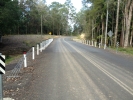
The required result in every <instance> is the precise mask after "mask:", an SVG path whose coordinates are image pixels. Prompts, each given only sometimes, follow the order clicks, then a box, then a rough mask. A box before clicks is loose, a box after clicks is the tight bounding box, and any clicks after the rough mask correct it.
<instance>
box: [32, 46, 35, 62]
mask: <svg viewBox="0 0 133 100" xmlns="http://www.w3.org/2000/svg"><path fill="white" fill-rule="evenodd" d="M32 59H33V60H34V59H35V47H34V46H33V47H32Z"/></svg>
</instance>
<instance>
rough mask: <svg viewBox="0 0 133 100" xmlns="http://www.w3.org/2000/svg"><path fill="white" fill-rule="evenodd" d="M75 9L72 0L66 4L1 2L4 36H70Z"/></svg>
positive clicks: (22, 0) (0, 28)
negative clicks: (49, 34) (70, 21)
mask: <svg viewBox="0 0 133 100" xmlns="http://www.w3.org/2000/svg"><path fill="white" fill-rule="evenodd" d="M74 14H75V8H74V7H73V6H72V3H71V0H66V2H65V4H60V3H59V2H53V3H52V4H51V5H46V3H45V0H0V31H1V33H2V34H48V33H49V32H51V33H52V34H57V35H59V34H66V35H68V34H70V32H71V30H72V28H71V25H70V23H69V20H70V19H71V20H73V18H74Z"/></svg>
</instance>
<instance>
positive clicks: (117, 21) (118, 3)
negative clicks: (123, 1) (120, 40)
mask: <svg viewBox="0 0 133 100" xmlns="http://www.w3.org/2000/svg"><path fill="white" fill-rule="evenodd" d="M119 5H120V0H118V2H117V16H116V26H115V41H114V47H115V46H116V42H117V32H118V23H119Z"/></svg>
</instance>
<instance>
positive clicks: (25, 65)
mask: <svg viewBox="0 0 133 100" xmlns="http://www.w3.org/2000/svg"><path fill="white" fill-rule="evenodd" d="M23 56H24V67H27V58H26V52H24V54H23Z"/></svg>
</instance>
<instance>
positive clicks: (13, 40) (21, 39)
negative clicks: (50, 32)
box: [0, 35, 49, 55]
mask: <svg viewBox="0 0 133 100" xmlns="http://www.w3.org/2000/svg"><path fill="white" fill-rule="evenodd" d="M47 38H49V36H44V35H43V36H41V35H9V36H3V39H2V43H0V53H2V54H4V55H16V54H22V53H23V51H28V50H29V49H30V48H31V47H32V46H36V44H37V43H40V42H41V41H43V40H45V39H47Z"/></svg>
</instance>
